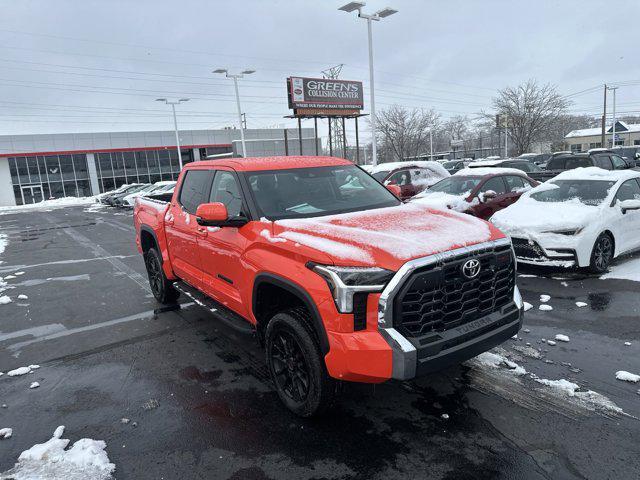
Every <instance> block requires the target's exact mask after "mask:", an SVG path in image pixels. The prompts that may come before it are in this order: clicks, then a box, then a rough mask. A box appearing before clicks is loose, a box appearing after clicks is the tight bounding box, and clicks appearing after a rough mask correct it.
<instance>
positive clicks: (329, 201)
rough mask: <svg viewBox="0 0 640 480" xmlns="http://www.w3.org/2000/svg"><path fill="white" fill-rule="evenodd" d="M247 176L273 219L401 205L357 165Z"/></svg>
mask: <svg viewBox="0 0 640 480" xmlns="http://www.w3.org/2000/svg"><path fill="white" fill-rule="evenodd" d="M245 175H246V177H247V180H248V182H249V185H250V186H251V190H252V193H253V197H254V199H255V202H256V204H257V206H258V208H259V209H260V213H261V216H264V217H266V218H268V219H270V220H279V219H284V218H306V217H317V216H322V215H333V214H337V213H346V212H354V211H360V210H369V209H373V208H382V207H392V206H395V205H399V204H400V201H399V200H398V199H397V198H396V197H395V196H394V195H393V194H392V193H391V192H389V191H388V190H387V189H386V188H385V187H383V186H382V185H380V183H378V182H376V181H375V180H374V179H373V178H371V176H369V174H367V173H366V172H364V171H362V170H361V169H359V168H358V167H356V166H342V165H341V166H334V167H314V168H295V169H288V170H270V171H264V172H248V173H246V174H245Z"/></svg>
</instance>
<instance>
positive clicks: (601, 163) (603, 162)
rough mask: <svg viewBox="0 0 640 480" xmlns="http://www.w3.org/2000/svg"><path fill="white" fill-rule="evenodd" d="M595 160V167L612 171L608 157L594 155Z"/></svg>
mask: <svg viewBox="0 0 640 480" xmlns="http://www.w3.org/2000/svg"><path fill="white" fill-rule="evenodd" d="M595 159H596V166H597V167H600V168H604V169H605V170H613V166H612V165H611V159H610V158H609V155H596V157H595Z"/></svg>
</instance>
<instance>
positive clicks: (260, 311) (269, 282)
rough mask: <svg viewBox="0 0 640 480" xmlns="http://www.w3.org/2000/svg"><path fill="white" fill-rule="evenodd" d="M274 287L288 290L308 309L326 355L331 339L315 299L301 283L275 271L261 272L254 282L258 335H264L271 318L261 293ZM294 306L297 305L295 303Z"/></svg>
mask: <svg viewBox="0 0 640 480" xmlns="http://www.w3.org/2000/svg"><path fill="white" fill-rule="evenodd" d="M273 289H279V290H280V291H281V292H286V295H289V296H290V297H289V298H291V299H295V300H296V301H297V302H298V305H302V306H304V307H305V308H306V309H307V310H308V312H309V315H310V316H311V321H312V325H311V326H312V327H313V329H314V331H315V333H316V335H317V338H318V343H319V345H320V351H321V352H322V354H323V355H326V354H327V353H328V352H329V339H328V337H327V331H326V329H325V327H324V323H323V322H322V317H321V316H320V312H319V310H318V307H317V306H316V304H315V301H314V300H313V298H312V297H311V295H310V294H309V293H308V292H307V291H305V290H304V288H302V287H301V286H300V285H298V284H296V283H294V282H292V281H291V280H289V279H286V278H284V277H281V276H279V275H276V274H273V273H260V274H258V275H257V276H256V279H255V281H254V283H253V291H252V298H251V308H252V312H253V316H254V318H255V319H256V327H257V330H258V335H260V336H262V335H264V331H265V330H266V325H267V322H268V320H269V319H268V318H265V316H266V314H268V313H269V308H268V307H267V306H265V304H264V303H262V302H261V300H262V297H261V295H264V294H265V293H266V292H269V291H273ZM292 306H295V304H294V305H292Z"/></svg>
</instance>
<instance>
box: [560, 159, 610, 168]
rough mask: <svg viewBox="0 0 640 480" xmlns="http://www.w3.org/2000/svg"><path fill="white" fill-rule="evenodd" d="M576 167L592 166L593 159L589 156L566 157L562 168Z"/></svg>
mask: <svg viewBox="0 0 640 480" xmlns="http://www.w3.org/2000/svg"><path fill="white" fill-rule="evenodd" d="M578 167H593V160H591V159H590V158H584V157H578V158H567V161H566V163H565V165H564V168H565V169H566V170H571V169H573V168H578ZM600 168H604V167H600ZM609 170H611V167H609Z"/></svg>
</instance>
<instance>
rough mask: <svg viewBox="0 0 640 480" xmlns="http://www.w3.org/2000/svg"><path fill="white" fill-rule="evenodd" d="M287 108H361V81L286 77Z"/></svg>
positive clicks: (362, 105) (362, 93)
mask: <svg viewBox="0 0 640 480" xmlns="http://www.w3.org/2000/svg"><path fill="white" fill-rule="evenodd" d="M287 93H288V97H289V108H292V109H296V110H297V109H320V110H323V111H326V110H362V109H363V108H364V101H363V99H364V91H363V89H362V82H355V81H351V80H334V79H330V78H305V77H290V78H288V79H287Z"/></svg>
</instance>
